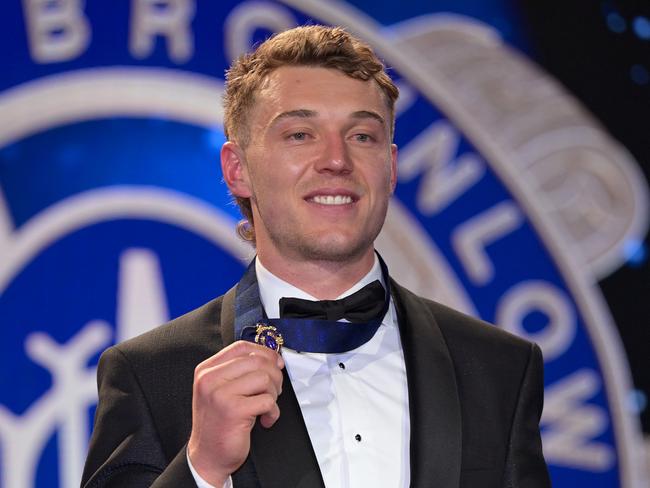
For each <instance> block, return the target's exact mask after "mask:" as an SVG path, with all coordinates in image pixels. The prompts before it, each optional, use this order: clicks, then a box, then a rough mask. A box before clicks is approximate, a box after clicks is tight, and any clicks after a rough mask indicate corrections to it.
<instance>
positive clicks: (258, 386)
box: [212, 370, 282, 400]
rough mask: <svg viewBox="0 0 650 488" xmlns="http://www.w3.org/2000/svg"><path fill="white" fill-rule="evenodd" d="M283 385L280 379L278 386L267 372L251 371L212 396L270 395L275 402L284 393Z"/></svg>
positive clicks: (215, 391) (214, 392) (226, 384)
mask: <svg viewBox="0 0 650 488" xmlns="http://www.w3.org/2000/svg"><path fill="white" fill-rule="evenodd" d="M281 385H282V380H281V379H280V384H279V385H278V383H277V382H276V381H275V379H274V378H273V377H272V376H271V375H270V374H269V373H268V372H267V371H263V370H258V371H251V372H250V373H247V374H245V375H243V376H240V377H239V378H237V379H236V380H234V381H230V382H228V383H225V384H224V385H223V386H222V387H221V388H219V389H218V390H214V391H213V392H212V395H213V396H222V395H226V396H238V397H247V396H256V395H260V394H264V393H268V394H269V395H271V396H272V397H273V399H274V400H275V399H276V398H277V397H278V396H279V395H280V393H281V391H282V386H281Z"/></svg>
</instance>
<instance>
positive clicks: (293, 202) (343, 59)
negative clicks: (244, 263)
mask: <svg viewBox="0 0 650 488" xmlns="http://www.w3.org/2000/svg"><path fill="white" fill-rule="evenodd" d="M397 94H398V92H397V88H396V87H395V85H394V84H393V83H392V81H391V80H390V78H389V77H388V75H387V74H386V72H385V70H384V67H383V65H382V64H381V62H380V61H379V60H378V59H377V57H376V56H375V54H374V53H373V52H372V51H371V49H370V48H369V47H368V46H367V45H366V44H364V43H362V42H361V41H359V40H358V39H355V38H354V37H352V36H350V35H349V34H347V33H346V32H345V31H343V30H342V29H339V28H329V27H323V26H309V27H299V28H296V29H292V30H289V31H286V32H283V33H281V34H279V35H277V36H275V37H273V38H271V39H270V40H268V41H266V42H265V43H263V44H261V45H260V46H259V47H258V48H257V49H256V50H255V52H253V53H252V54H250V55H247V56H245V57H242V58H240V59H239V60H238V61H237V62H236V63H235V64H234V65H233V67H232V68H231V69H230V71H229V72H228V77H227V85H226V97H225V118H224V125H225V129H226V135H227V138H228V142H226V143H225V144H224V146H223V148H222V151H221V161H222V171H223V176H224V180H225V182H226V183H227V185H228V187H229V189H230V191H231V193H232V194H233V195H234V197H235V198H236V199H237V202H238V204H239V205H240V208H241V210H242V213H243V214H244V216H245V218H246V220H245V222H244V224H243V225H242V226H241V227H240V233H241V234H242V235H243V236H244V237H245V238H247V239H249V240H251V241H253V242H254V244H255V246H256V251H257V256H256V259H255V260H254V261H253V263H251V266H249V268H248V270H247V271H246V273H245V274H244V276H243V277H242V280H241V281H240V282H239V283H238V284H237V285H236V286H235V287H234V288H233V289H231V290H230V291H229V292H228V293H227V294H226V295H224V296H223V297H219V298H216V299H215V300H213V301H212V302H210V303H208V304H206V305H204V306H203V307H201V308H199V309H197V310H195V311H193V312H191V313H189V314H187V315H185V316H183V317H180V318H178V319H176V320H174V321H172V322H170V323H169V324H166V325H164V326H161V327H160V328H158V329H156V330H154V331H151V332H149V333H147V334H144V335H143V336H140V337H138V338H135V339H133V340H131V341H127V342H125V343H122V344H119V345H117V346H115V347H113V348H110V349H109V350H107V351H106V352H105V353H104V355H103V356H102V359H101V361H100V365H99V368H98V378H99V405H98V408H97V414H96V419H95V429H94V432H93V437H92V440H91V445H90V450H89V454H88V459H87V462H86V468H85V471H84V480H83V482H82V486H88V487H91V486H116V487H117V486H119V487H123V486H134V487H135V486H137V487H139V486H158V487H164V486H169V487H183V486H199V487H218V488H220V487H222V486H230V485H234V486H235V487H293V486H296V487H298V486H300V487H312V486H313V487H322V486H327V487H330V488H331V487H366V486H372V487H391V488H393V487H407V486H413V487H430V486H435V487H441V488H452V487H459V486H460V487H480V488H489V487H531V488H532V487H547V486H549V481H548V474H547V471H546V466H545V463H544V459H543V456H542V451H541V441H540V435H539V427H538V422H539V417H540V414H541V408H542V395H543V390H542V388H543V385H542V360H541V353H540V351H539V348H538V347H537V346H536V345H534V344H530V343H527V342H525V341H524V340H522V339H518V338H516V337H514V336H511V335H509V334H507V333H504V332H502V331H500V330H498V329H496V328H495V327H492V326H490V325H488V324H484V323H482V322H480V321H478V320H476V319H473V318H471V317H468V316H465V315H462V314H460V313H458V312H455V311H453V310H451V309H449V308H446V307H444V306H442V305H440V304H437V303H434V302H431V301H429V300H426V299H423V298H420V297H418V296H416V295H414V294H412V293H411V292H409V291H408V290H406V289H404V288H402V287H400V286H399V285H398V284H397V283H395V282H394V281H392V280H391V278H390V276H389V273H388V268H387V266H386V265H385V264H384V263H383V261H382V260H381V258H380V257H379V256H378V255H377V254H376V253H375V250H374V241H375V238H376V237H377V235H378V234H379V231H380V230H381V228H382V225H383V223H384V219H385V217H386V211H387V207H388V202H389V199H390V196H391V194H392V192H393V189H394V188H395V182H396V171H397V148H396V146H395V145H394V144H392V136H393V124H394V118H395V116H394V105H395V100H396V99H397Z"/></svg>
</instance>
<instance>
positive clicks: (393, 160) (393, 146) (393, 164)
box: [390, 144, 397, 193]
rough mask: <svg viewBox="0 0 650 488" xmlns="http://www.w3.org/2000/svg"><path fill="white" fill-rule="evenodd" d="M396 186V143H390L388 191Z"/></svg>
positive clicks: (391, 190)
mask: <svg viewBox="0 0 650 488" xmlns="http://www.w3.org/2000/svg"><path fill="white" fill-rule="evenodd" d="M396 186H397V144H391V145H390V192H391V193H393V192H394V191H395V187H396Z"/></svg>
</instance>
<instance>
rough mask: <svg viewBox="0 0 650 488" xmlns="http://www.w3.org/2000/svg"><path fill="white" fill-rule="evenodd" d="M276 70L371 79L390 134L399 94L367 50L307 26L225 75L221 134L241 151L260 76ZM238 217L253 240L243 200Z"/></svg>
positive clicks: (344, 36) (345, 36)
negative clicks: (386, 113)
mask: <svg viewBox="0 0 650 488" xmlns="http://www.w3.org/2000/svg"><path fill="white" fill-rule="evenodd" d="M281 66H316V67H323V68H331V69H336V70H338V71H341V72H343V73H345V74H346V75H347V76H350V77H351V78H355V79H359V80H363V81H367V80H374V81H375V82H376V83H377V85H378V86H379V88H380V90H381V92H382V94H383V95H384V99H385V101H386V105H387V107H388V110H389V112H390V116H391V125H390V136H391V139H392V136H393V131H394V123H395V102H396V100H397V97H398V95H399V91H398V89H397V87H396V86H395V84H394V83H393V81H392V80H391V79H390V76H388V74H387V73H386V69H385V66H384V64H383V63H382V62H381V60H380V59H379V58H378V57H377V55H376V54H375V53H374V52H373V50H372V49H371V48H370V46H369V45H368V44H366V43H364V42H363V41H361V40H359V39H357V38H356V37H354V36H352V35H350V34H349V33H348V32H346V31H345V30H344V29H342V28H341V27H327V26H323V25H309V26H301V27H296V28H293V29H290V30H287V31H284V32H281V33H279V34H276V35H274V36H273V37H271V38H269V39H267V40H266V41H265V42H263V43H262V44H260V45H259V46H258V47H257V48H256V49H255V50H254V51H253V52H252V53H249V54H245V55H242V56H241V57H240V58H239V59H237V60H236V61H235V62H234V63H233V65H232V66H231V67H230V69H229V70H228V71H227V72H226V86H225V95H224V101H223V104H224V117H223V122H224V131H225V134H226V138H227V139H228V140H230V141H234V142H236V143H237V144H239V145H240V146H241V147H242V148H246V147H247V145H248V143H249V142H250V131H249V126H248V115H249V114H250V111H251V108H252V107H253V106H254V104H255V93H256V92H257V90H258V89H259V87H260V85H261V84H262V82H263V81H264V79H265V78H266V76H267V75H268V74H269V73H270V72H271V71H273V70H275V69H277V68H279V67H281ZM236 202H237V205H238V206H239V209H240V210H241V213H242V215H243V216H244V219H245V220H244V221H242V222H240V224H239V226H238V232H239V234H240V235H241V236H242V237H243V238H244V239H246V240H249V241H252V242H253V243H254V242H255V228H254V223H253V212H252V208H251V202H250V199H249V198H240V197H236Z"/></svg>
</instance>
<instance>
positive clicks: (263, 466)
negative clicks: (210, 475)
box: [251, 368, 325, 488]
mask: <svg viewBox="0 0 650 488" xmlns="http://www.w3.org/2000/svg"><path fill="white" fill-rule="evenodd" d="M282 373H283V376H284V380H283V383H282V394H281V395H280V396H279V397H278V407H279V408H280V418H279V419H278V421H277V422H276V423H275V424H274V425H273V427H271V428H270V429H265V428H264V427H262V426H261V425H260V423H259V421H258V422H256V423H255V427H253V431H252V433H251V457H252V459H253V464H254V465H255V469H256V471H257V474H258V477H259V481H260V485H261V486H262V488H276V487H277V488H286V487H289V486H291V487H296V488H317V487H322V488H324V487H325V484H324V483H323V478H322V475H321V472H320V469H319V467H318V461H317V460H316V455H315V454H314V449H313V447H312V445H311V442H310V440H309V434H308V433H307V427H305V421H304V419H303V417H302V412H301V411H300V406H299V405H298V400H297V399H296V394H295V393H294V391H293V388H292V386H291V381H290V380H289V376H288V374H287V370H286V368H285V369H284V370H283V372H282Z"/></svg>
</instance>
